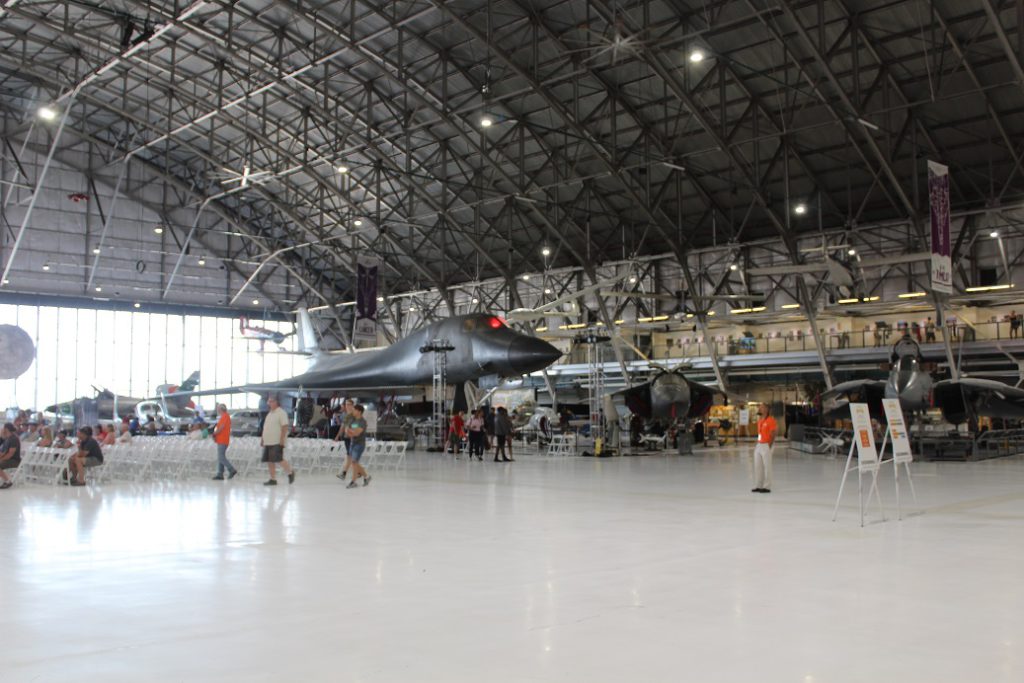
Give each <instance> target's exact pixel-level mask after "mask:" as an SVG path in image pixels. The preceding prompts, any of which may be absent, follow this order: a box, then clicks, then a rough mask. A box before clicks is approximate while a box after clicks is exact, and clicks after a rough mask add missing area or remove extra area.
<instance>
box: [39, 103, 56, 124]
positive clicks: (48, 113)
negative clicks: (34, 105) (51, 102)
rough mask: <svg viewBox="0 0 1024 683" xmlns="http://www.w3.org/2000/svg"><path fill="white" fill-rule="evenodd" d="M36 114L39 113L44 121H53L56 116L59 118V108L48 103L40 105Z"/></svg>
mask: <svg viewBox="0 0 1024 683" xmlns="http://www.w3.org/2000/svg"><path fill="white" fill-rule="evenodd" d="M36 114H38V115H39V118H41V119H42V120H43V121H53V120H54V119H55V118H57V110H56V109H54V108H53V107H51V106H48V105H47V106H43V107H39V109H38V111H36Z"/></svg>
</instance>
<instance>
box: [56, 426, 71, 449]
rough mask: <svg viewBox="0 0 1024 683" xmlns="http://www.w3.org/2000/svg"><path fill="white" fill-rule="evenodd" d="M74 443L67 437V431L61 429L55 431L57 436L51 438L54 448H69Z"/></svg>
mask: <svg viewBox="0 0 1024 683" xmlns="http://www.w3.org/2000/svg"><path fill="white" fill-rule="evenodd" d="M74 445H75V444H73V443H72V442H71V440H70V439H69V438H68V433H67V432H66V431H64V430H63V429H62V430H60V431H59V432H57V438H55V439H54V440H53V447H54V448H71V447H72V446H74Z"/></svg>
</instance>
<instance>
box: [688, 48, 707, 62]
mask: <svg viewBox="0 0 1024 683" xmlns="http://www.w3.org/2000/svg"><path fill="white" fill-rule="evenodd" d="M704 57H705V55H704V50H702V49H700V48H699V47H695V48H693V49H692V50H690V63H691V64H700V63H701V62H703V61H704Z"/></svg>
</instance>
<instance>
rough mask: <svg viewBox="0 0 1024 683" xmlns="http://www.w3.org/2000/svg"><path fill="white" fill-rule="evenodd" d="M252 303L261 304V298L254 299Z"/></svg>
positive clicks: (254, 304)
mask: <svg viewBox="0 0 1024 683" xmlns="http://www.w3.org/2000/svg"><path fill="white" fill-rule="evenodd" d="M252 305H253V306H259V305H260V300H259V299H253V300H252Z"/></svg>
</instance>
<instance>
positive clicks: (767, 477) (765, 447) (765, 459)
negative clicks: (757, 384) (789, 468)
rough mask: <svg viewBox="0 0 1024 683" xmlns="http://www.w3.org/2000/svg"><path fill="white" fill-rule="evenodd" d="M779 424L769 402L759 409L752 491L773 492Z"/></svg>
mask: <svg viewBox="0 0 1024 683" xmlns="http://www.w3.org/2000/svg"><path fill="white" fill-rule="evenodd" d="M777 430H778V426H777V425H776V424H775V418H773V417H772V416H771V411H770V410H769V409H768V404H767V403H762V404H761V405H760V406H759V407H758V409H757V445H756V446H754V488H752V489H750V490H751V492H752V493H771V492H772V446H774V445H775V432H776V431H777Z"/></svg>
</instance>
